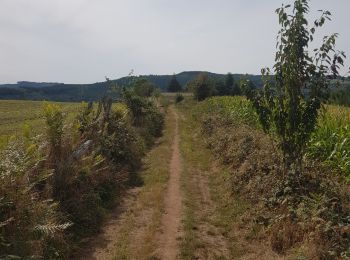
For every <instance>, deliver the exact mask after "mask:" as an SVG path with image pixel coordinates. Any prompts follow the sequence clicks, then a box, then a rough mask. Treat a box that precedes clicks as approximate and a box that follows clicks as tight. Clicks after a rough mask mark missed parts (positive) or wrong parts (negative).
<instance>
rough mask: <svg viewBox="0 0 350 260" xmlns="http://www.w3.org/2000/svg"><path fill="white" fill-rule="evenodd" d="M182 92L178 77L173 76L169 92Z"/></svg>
mask: <svg viewBox="0 0 350 260" xmlns="http://www.w3.org/2000/svg"><path fill="white" fill-rule="evenodd" d="M181 90H182V87H181V85H180V83H179V82H178V81H177V79H176V76H175V75H173V76H172V78H171V80H170V81H169V85H168V91H169V92H179V91H181Z"/></svg>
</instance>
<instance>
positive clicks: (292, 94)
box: [250, 0, 345, 176]
mask: <svg viewBox="0 0 350 260" xmlns="http://www.w3.org/2000/svg"><path fill="white" fill-rule="evenodd" d="M290 9H291V11H289V10H290ZM288 11H289V12H288ZM308 12H309V0H296V1H294V6H293V7H292V8H291V6H290V5H286V6H285V5H282V7H281V8H278V9H277V10H276V13H277V14H278V17H279V24H280V26H281V29H280V31H279V33H278V37H277V39H278V40H277V52H276V57H275V65H274V67H273V69H274V73H273V74H274V75H270V70H269V69H262V75H263V79H264V86H263V90H262V91H259V92H255V94H254V95H252V96H250V99H251V100H252V102H253V105H254V107H255V109H256V111H257V113H258V115H259V119H260V122H261V124H262V126H263V129H264V131H266V132H268V133H270V134H271V135H272V136H273V137H275V138H277V140H278V145H279V148H280V149H281V151H282V154H283V160H284V169H285V172H292V173H293V174H294V175H296V176H299V175H300V173H301V172H302V159H303V154H304V151H305V148H306V146H307V142H308V140H309V138H310V135H311V133H312V132H313V131H314V129H315V127H316V125H317V117H318V114H319V109H320V108H321V105H322V102H323V101H324V97H325V91H326V90H327V88H328V86H329V84H330V80H331V79H335V78H337V76H338V75H339V73H338V69H339V65H343V58H345V54H344V53H343V52H337V51H335V50H334V47H335V40H336V38H337V36H338V34H332V35H330V36H326V37H324V38H323V42H322V44H321V46H320V48H317V49H314V50H313V51H310V50H309V46H310V44H311V42H312V41H313V40H314V36H315V33H316V31H317V29H319V28H320V27H322V26H323V25H324V24H325V22H326V20H331V19H330V17H331V13H330V12H329V11H320V12H321V16H320V18H319V19H318V20H316V21H315V22H314V23H313V24H311V25H309V23H308V21H307V20H306V15H307V14H308ZM309 26H310V27H309Z"/></svg>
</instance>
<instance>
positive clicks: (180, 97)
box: [175, 93, 185, 103]
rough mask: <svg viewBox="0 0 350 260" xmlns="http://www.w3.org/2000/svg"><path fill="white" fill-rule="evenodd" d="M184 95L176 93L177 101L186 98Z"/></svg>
mask: <svg viewBox="0 0 350 260" xmlns="http://www.w3.org/2000/svg"><path fill="white" fill-rule="evenodd" d="M184 99H185V98H184V96H183V95H182V94H180V93H178V94H176V97H175V103H180V102H181V101H182V100H184Z"/></svg>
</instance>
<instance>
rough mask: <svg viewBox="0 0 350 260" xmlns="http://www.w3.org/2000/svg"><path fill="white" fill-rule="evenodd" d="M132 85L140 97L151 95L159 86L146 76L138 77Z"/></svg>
mask: <svg viewBox="0 0 350 260" xmlns="http://www.w3.org/2000/svg"><path fill="white" fill-rule="evenodd" d="M131 87H132V88H133V90H134V93H135V94H136V95H138V96H140V97H150V96H152V95H153V94H154V93H155V92H156V89H157V87H156V86H155V85H154V84H153V83H152V82H150V81H149V80H147V79H145V78H137V79H136V80H135V81H134V82H133V84H132V85H131Z"/></svg>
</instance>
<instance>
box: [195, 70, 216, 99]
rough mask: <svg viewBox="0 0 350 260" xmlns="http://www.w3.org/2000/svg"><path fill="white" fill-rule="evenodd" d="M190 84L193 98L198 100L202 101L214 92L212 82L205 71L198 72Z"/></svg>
mask: <svg viewBox="0 0 350 260" xmlns="http://www.w3.org/2000/svg"><path fill="white" fill-rule="evenodd" d="M191 84H193V89H194V98H195V99H197V100H198V101H202V100H204V99H206V98H208V97H210V96H213V94H214V91H215V88H214V83H213V81H212V80H211V79H210V78H209V77H208V74H207V73H204V72H202V73H199V74H198V76H197V77H196V78H195V80H194V81H193V82H192V83H191Z"/></svg>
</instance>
